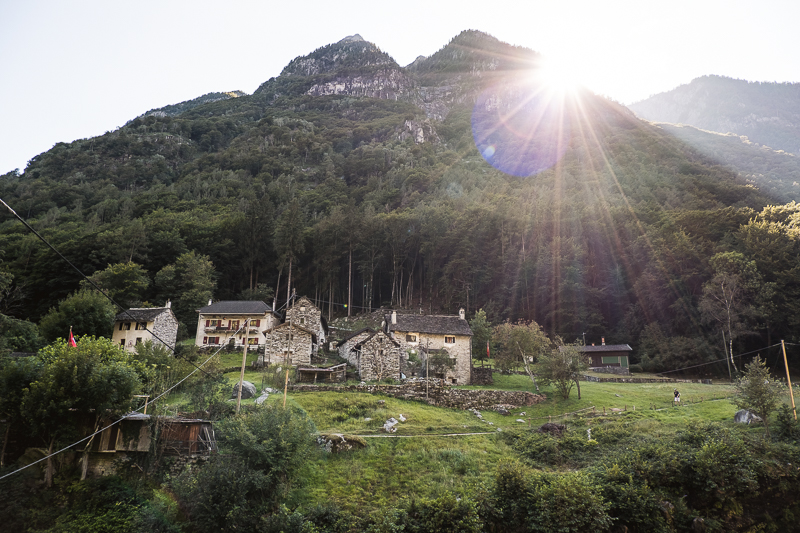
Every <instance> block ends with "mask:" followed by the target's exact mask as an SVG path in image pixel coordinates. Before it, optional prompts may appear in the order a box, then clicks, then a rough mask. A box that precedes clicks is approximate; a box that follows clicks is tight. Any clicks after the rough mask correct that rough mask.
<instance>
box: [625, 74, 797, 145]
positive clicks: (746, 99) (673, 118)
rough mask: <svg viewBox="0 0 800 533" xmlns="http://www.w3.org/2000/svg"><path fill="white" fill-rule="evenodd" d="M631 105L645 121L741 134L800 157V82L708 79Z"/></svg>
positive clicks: (751, 139)
mask: <svg viewBox="0 0 800 533" xmlns="http://www.w3.org/2000/svg"><path fill="white" fill-rule="evenodd" d="M628 107H630V108H631V109H632V110H633V111H634V112H635V113H636V114H637V115H638V116H640V117H642V118H644V119H646V120H653V121H656V122H670V123H673V124H687V125H690V126H695V127H697V128H701V129H704V130H710V131H717V132H720V133H736V134H738V135H744V136H746V137H747V138H748V139H750V141H751V142H754V143H758V144H762V145H766V146H769V147H771V148H773V149H775V150H784V151H786V152H791V153H793V154H800V83H764V82H748V81H745V80H735V79H732V78H726V77H724V76H703V77H700V78H697V79H694V80H692V81H691V82H690V83H688V84H686V85H681V86H680V87H677V88H675V89H673V90H671V91H667V92H665V93H661V94H657V95H654V96H651V97H650V98H647V99H646V100H642V101H641V102H637V103H635V104H632V105H630V106H628Z"/></svg>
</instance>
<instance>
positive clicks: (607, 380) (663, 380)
mask: <svg viewBox="0 0 800 533" xmlns="http://www.w3.org/2000/svg"><path fill="white" fill-rule="evenodd" d="M581 380H582V381H593V382H595V383H703V384H705V385H713V383H712V382H711V380H710V379H670V378H628V377H626V378H601V377H597V376H583V377H582V378H581Z"/></svg>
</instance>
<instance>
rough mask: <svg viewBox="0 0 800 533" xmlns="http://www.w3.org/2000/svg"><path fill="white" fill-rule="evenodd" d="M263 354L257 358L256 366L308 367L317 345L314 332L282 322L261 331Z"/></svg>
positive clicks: (297, 325)
mask: <svg viewBox="0 0 800 533" xmlns="http://www.w3.org/2000/svg"><path fill="white" fill-rule="evenodd" d="M263 334H264V353H263V354H261V355H259V356H258V361H257V363H256V365H257V366H266V365H270V364H273V363H274V364H284V363H285V362H287V355H288V362H287V363H288V364H290V365H292V366H298V365H310V364H311V354H312V353H313V350H314V346H315V345H316V343H317V337H316V334H315V332H313V331H311V330H310V329H308V328H306V327H305V326H301V325H299V324H295V323H294V322H293V323H291V324H290V323H289V322H284V323H283V324H279V325H277V326H275V327H273V328H270V329H267V330H264V331H263Z"/></svg>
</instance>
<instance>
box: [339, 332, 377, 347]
mask: <svg viewBox="0 0 800 533" xmlns="http://www.w3.org/2000/svg"><path fill="white" fill-rule="evenodd" d="M365 331H368V332H370V333H376V331H375V330H374V329H372V328H361V329H360V330H358V331H356V332H354V333H351V334H350V335H348V336H347V337H345V338H343V339H340V340H338V341H337V342H336V346H341V345H342V344H344V343H346V342H347V341H349V340H350V339H352V338H353V337H357V336H358V335H361V334H362V333H364V332H365Z"/></svg>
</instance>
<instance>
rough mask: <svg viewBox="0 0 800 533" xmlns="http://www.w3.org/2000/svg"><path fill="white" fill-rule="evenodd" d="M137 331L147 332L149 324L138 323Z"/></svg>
mask: <svg viewBox="0 0 800 533" xmlns="http://www.w3.org/2000/svg"><path fill="white" fill-rule="evenodd" d="M136 329H137V330H138V331H144V330H146V329H147V322H137V323H136Z"/></svg>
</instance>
